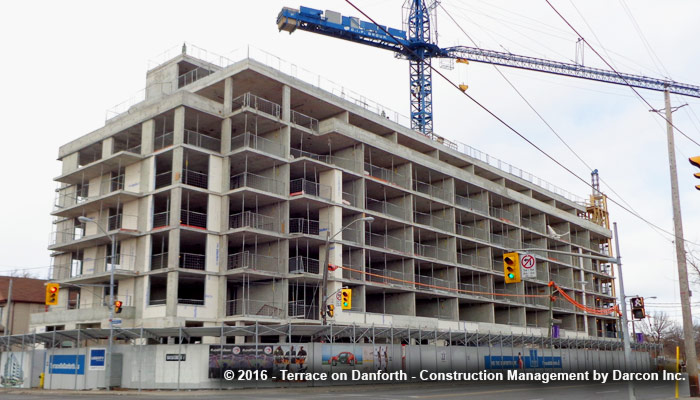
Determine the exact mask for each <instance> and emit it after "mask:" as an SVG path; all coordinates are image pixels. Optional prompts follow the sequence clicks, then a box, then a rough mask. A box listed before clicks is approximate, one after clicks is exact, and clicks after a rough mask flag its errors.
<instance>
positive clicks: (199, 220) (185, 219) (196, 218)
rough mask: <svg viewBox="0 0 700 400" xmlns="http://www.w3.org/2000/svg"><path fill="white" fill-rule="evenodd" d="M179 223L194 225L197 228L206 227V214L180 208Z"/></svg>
mask: <svg viewBox="0 0 700 400" xmlns="http://www.w3.org/2000/svg"><path fill="white" fill-rule="evenodd" d="M180 225H187V226H196V227H198V228H204V229H206V228H207V214H206V213H201V212H196V211H189V210H180Z"/></svg>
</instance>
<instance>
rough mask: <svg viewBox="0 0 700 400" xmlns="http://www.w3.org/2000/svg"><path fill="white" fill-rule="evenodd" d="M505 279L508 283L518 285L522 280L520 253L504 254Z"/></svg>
mask: <svg viewBox="0 0 700 400" xmlns="http://www.w3.org/2000/svg"><path fill="white" fill-rule="evenodd" d="M503 277H504V278H505V280H506V283H518V282H520V281H521V279H520V255H519V254H518V253H505V254H503Z"/></svg>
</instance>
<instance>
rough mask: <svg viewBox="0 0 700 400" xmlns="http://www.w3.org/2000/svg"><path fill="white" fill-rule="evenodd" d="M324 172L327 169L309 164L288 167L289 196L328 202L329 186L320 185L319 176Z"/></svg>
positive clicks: (329, 197)
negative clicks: (306, 197)
mask: <svg viewBox="0 0 700 400" xmlns="http://www.w3.org/2000/svg"><path fill="white" fill-rule="evenodd" d="M324 170H327V169H325V168H320V167H319V166H317V165H315V164H313V163H309V162H300V163H295V164H292V165H291V166H290V181H289V195H290V196H292V197H303V196H309V197H312V198H319V199H323V200H330V199H331V186H330V185H328V184H325V183H321V180H322V178H321V175H322V173H323V172H324Z"/></svg>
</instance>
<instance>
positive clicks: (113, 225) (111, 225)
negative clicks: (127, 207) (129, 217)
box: [107, 214, 123, 231]
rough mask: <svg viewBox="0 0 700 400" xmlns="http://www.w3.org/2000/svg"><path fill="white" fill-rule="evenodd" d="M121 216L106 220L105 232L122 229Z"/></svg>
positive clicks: (112, 216) (110, 217) (116, 215)
mask: <svg viewBox="0 0 700 400" xmlns="http://www.w3.org/2000/svg"><path fill="white" fill-rule="evenodd" d="M122 217H123V215H122V214H115V215H111V216H109V217H108V218H107V230H108V231H113V230H116V229H120V228H121V227H122Z"/></svg>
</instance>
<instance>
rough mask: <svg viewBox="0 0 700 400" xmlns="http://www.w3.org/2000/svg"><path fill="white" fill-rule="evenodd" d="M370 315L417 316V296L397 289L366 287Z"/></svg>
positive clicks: (366, 305)
mask: <svg viewBox="0 0 700 400" xmlns="http://www.w3.org/2000/svg"><path fill="white" fill-rule="evenodd" d="M365 292H366V294H365V307H366V308H367V312H368V313H375V314H394V315H404V316H409V317H414V316H416V294H415V293H413V292H404V291H402V290H400V289H396V288H384V287H374V286H365Z"/></svg>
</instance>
